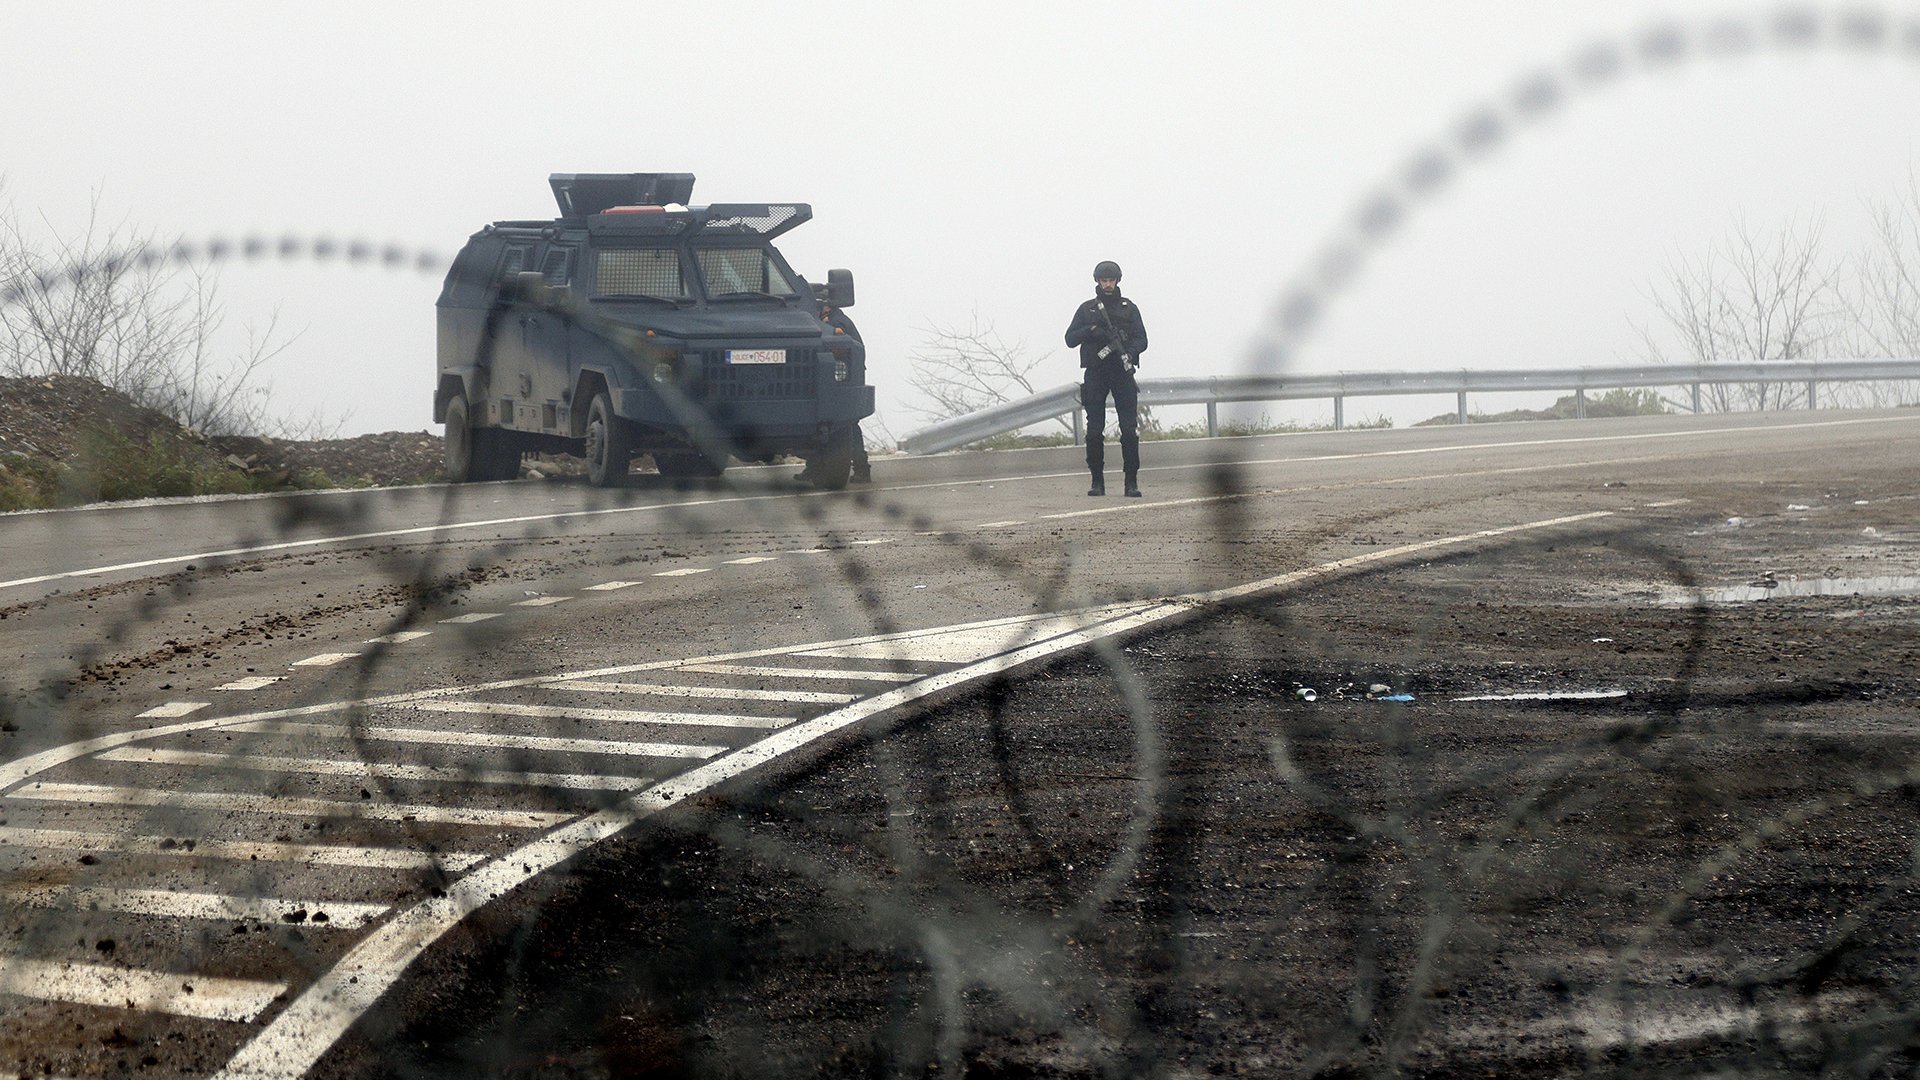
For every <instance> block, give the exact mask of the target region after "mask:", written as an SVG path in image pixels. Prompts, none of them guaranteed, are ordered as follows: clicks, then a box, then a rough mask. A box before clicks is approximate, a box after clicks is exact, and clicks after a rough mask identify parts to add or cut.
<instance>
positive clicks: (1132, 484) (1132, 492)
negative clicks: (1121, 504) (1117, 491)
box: [1127, 472, 1140, 499]
mask: <svg viewBox="0 0 1920 1080" xmlns="http://www.w3.org/2000/svg"><path fill="white" fill-rule="evenodd" d="M1139 497H1140V474H1139V473H1131V472H1130V473H1128V474H1127V498H1129V499H1137V498H1139Z"/></svg>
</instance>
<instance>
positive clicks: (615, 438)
mask: <svg viewBox="0 0 1920 1080" xmlns="http://www.w3.org/2000/svg"><path fill="white" fill-rule="evenodd" d="M632 463H633V436H632V434H631V433H629V432H628V430H627V426H626V422H625V421H623V420H621V419H620V418H619V417H618V416H615V415H614V413H613V400H612V399H611V398H609V397H607V395H606V393H605V392H604V391H603V392H601V393H597V394H595V395H593V403H592V404H590V405H588V406H587V482H588V483H590V484H592V485H593V486H594V487H617V486H619V485H620V484H623V483H625V482H626V479H627V468H628V466H630V465H631V464H632Z"/></svg>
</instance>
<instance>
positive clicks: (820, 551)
mask: <svg viewBox="0 0 1920 1080" xmlns="http://www.w3.org/2000/svg"><path fill="white" fill-rule="evenodd" d="M838 550H840V549H838V548H820V547H814V548H794V549H793V550H792V551H789V552H787V554H789V555H827V554H830V553H832V552H835V551H838Z"/></svg>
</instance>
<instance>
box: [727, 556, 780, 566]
mask: <svg viewBox="0 0 1920 1080" xmlns="http://www.w3.org/2000/svg"><path fill="white" fill-rule="evenodd" d="M779 561H780V560H779V557H778V556H775V555H749V556H747V557H746V558H744V559H728V560H727V565H728V566H752V565H753V564H754V563H763V562H779Z"/></svg>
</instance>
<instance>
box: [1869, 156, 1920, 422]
mask: <svg viewBox="0 0 1920 1080" xmlns="http://www.w3.org/2000/svg"><path fill="white" fill-rule="evenodd" d="M1867 208H1868V212H1869V213H1870V214H1871V215H1872V218H1873V226H1874V242H1873V246H1872V249H1871V250H1869V251H1868V252H1867V253H1866V254H1864V255H1862V256H1861V257H1860V259H1859V271H1858V273H1857V274H1856V275H1855V287H1854V290H1853V294H1852V295H1853V304H1854V322H1855V324H1856V327H1857V329H1856V333H1857V334H1858V335H1859V337H1860V339H1861V342H1862V346H1863V351H1865V350H1871V351H1872V352H1874V353H1877V354H1878V355H1881V356H1904V357H1920V176H1917V175H1916V174H1915V173H1914V172H1913V170H1911V169H1909V170H1908V172H1907V185H1906V189H1905V190H1904V191H1901V192H1900V193H1899V194H1898V195H1896V196H1895V197H1893V198H1891V199H1884V200H1874V201H1870V202H1869V203H1868V204H1867ZM1917 392H1920V384H1916V383H1911V382H1908V383H1893V384H1887V383H1880V384H1874V385H1873V386H1872V387H1871V392H1870V393H1869V394H1867V395H1865V396H1866V398H1867V401H1866V403H1868V404H1872V405H1897V404H1901V403H1903V402H1906V401H1910V400H1913V398H1914V397H1915V395H1916V393H1917Z"/></svg>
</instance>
